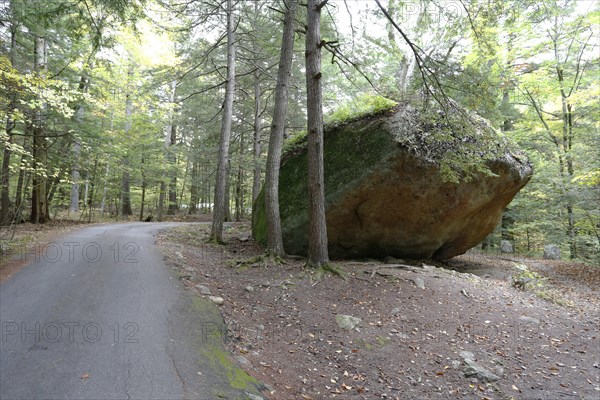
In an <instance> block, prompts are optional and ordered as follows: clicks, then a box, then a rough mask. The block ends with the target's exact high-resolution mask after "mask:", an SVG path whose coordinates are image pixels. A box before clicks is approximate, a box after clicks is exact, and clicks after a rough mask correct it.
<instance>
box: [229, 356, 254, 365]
mask: <svg viewBox="0 0 600 400" xmlns="http://www.w3.org/2000/svg"><path fill="white" fill-rule="evenodd" d="M233 358H234V359H235V361H236V362H237V363H238V364H239V365H240V366H242V367H248V366H250V361H248V359H247V358H246V357H244V356H241V355H237V356H234V357H233Z"/></svg>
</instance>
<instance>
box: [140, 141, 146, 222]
mask: <svg viewBox="0 0 600 400" xmlns="http://www.w3.org/2000/svg"><path fill="white" fill-rule="evenodd" d="M141 174H142V203H141V204H140V222H141V221H143V220H144V202H145V201H146V175H145V174H144V149H143V148H142V167H141Z"/></svg>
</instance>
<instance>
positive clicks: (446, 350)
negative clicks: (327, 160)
mask: <svg viewBox="0 0 600 400" xmlns="http://www.w3.org/2000/svg"><path fill="white" fill-rule="evenodd" d="M209 228H210V227H209V226H198V225H195V226H185V227H179V228H175V229H172V230H170V231H167V232H163V233H161V234H160V235H159V236H158V238H157V243H158V244H159V245H160V246H161V247H162V249H163V251H164V253H165V257H166V259H167V260H169V261H170V263H171V265H173V268H176V269H177V270H178V271H179V274H180V279H181V281H182V283H183V284H184V285H185V286H186V287H187V288H189V290H193V291H196V292H197V293H198V295H201V293H200V291H204V292H207V291H210V292H211V295H212V296H218V297H221V298H222V299H224V302H223V304H222V306H221V311H222V314H223V316H224V318H225V321H226V323H227V326H228V332H227V338H228V340H227V342H228V343H227V345H228V346H229V349H230V351H231V353H232V357H233V358H234V359H235V361H237V362H238V363H239V364H240V365H241V366H242V367H243V368H244V369H246V370H247V371H248V372H249V373H250V374H251V375H253V376H254V377H255V378H257V379H258V380H260V381H261V382H263V383H264V384H265V385H266V387H267V390H265V393H264V394H265V396H266V397H268V398H271V399H315V400H316V399H324V398H339V399H438V398H439V399H456V398H459V399H562V398H564V399H598V398H600V319H599V317H600V315H599V310H600V296H599V294H600V290H599V288H600V268H596V267H593V266H586V265H582V264H575V263H567V262H562V261H549V260H536V259H525V258H517V257H514V259H515V261H516V262H518V263H521V264H526V265H527V266H528V267H529V270H530V271H533V272H536V273H538V274H539V275H540V276H542V277H544V278H545V279H544V280H543V284H541V285H540V286H539V287H530V286H526V287H525V289H524V290H523V289H518V288H515V287H514V286H513V284H512V278H511V275H512V274H513V273H514V272H515V269H514V267H513V266H514V264H515V261H513V260H512V259H511V257H507V256H506V255H502V256H500V255H498V256H490V255H482V254H475V253H473V254H471V253H468V254H467V255H464V256H461V257H456V258H454V259H452V260H450V261H449V262H447V263H444V264H441V263H437V264H435V265H433V264H432V263H429V262H412V263H410V265H409V264H408V263H405V262H403V261H401V260H387V263H384V262H382V261H363V262H355V261H344V262H336V263H335V266H336V268H337V269H339V270H340V271H341V272H342V276H341V277H340V276H337V275H335V274H330V273H326V272H324V271H315V270H309V269H306V268H304V263H303V261H301V260H288V261H287V262H286V263H285V264H283V265H272V264H271V265H269V264H268V263H265V262H264V260H261V259H252V258H253V257H255V256H260V255H261V250H260V248H259V247H258V246H257V245H256V244H255V243H254V242H253V241H252V239H250V233H249V228H248V226H247V225H244V224H228V225H227V228H226V234H225V241H226V244H225V245H223V246H219V245H210V244H207V243H206V239H207V237H208V234H209ZM244 260H245V261H247V262H245V263H244V262H242V261H244ZM248 260H249V262H248ZM217 301H218V299H217ZM345 315H348V316H352V317H355V318H358V319H353V318H347V317H344V316H345ZM336 317H337V318H336ZM338 319H340V321H338ZM338 322H339V323H342V324H343V323H344V322H345V323H347V324H348V326H346V328H345V329H343V328H342V327H341V326H340V324H339V323H338Z"/></svg>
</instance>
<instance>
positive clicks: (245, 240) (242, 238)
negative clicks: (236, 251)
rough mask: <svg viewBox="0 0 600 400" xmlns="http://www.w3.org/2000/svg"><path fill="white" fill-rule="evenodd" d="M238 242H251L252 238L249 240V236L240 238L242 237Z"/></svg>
mask: <svg viewBox="0 0 600 400" xmlns="http://www.w3.org/2000/svg"><path fill="white" fill-rule="evenodd" d="M238 240H239V241H240V242H247V241H248V240H250V238H249V237H248V236H240V237H239V238H238Z"/></svg>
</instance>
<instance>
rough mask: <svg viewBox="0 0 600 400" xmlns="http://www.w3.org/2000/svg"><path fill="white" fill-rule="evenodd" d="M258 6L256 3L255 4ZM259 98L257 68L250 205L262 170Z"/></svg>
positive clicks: (253, 199) (255, 196) (260, 95)
mask: <svg viewBox="0 0 600 400" xmlns="http://www.w3.org/2000/svg"><path fill="white" fill-rule="evenodd" d="M257 4H258V2H257ZM261 97H262V92H261V88H260V81H259V71H258V68H257V69H255V70H254V140H253V146H252V147H253V151H252V162H253V164H254V171H253V177H252V204H253V205H254V202H255V201H256V198H257V197H258V194H259V193H260V179H261V174H262V168H261V163H260V153H261V152H262V142H261V131H262V118H261V100H262V99H261Z"/></svg>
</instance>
